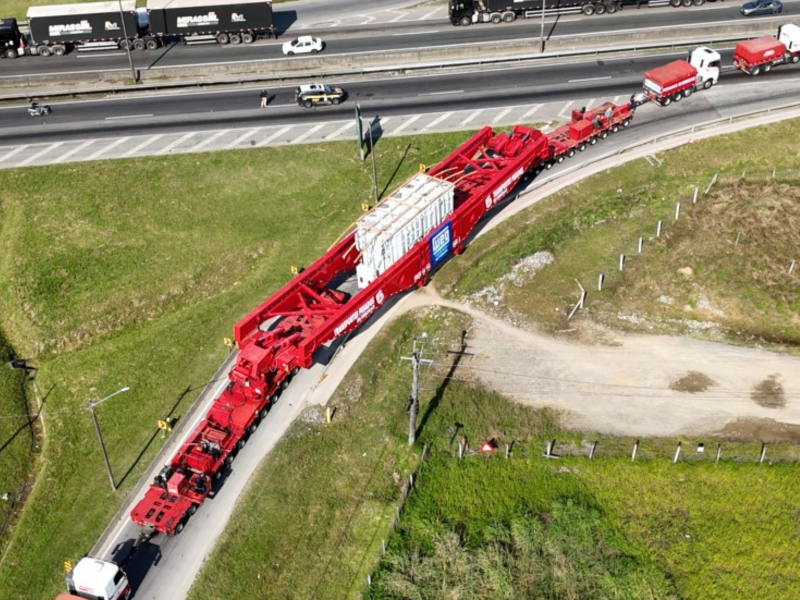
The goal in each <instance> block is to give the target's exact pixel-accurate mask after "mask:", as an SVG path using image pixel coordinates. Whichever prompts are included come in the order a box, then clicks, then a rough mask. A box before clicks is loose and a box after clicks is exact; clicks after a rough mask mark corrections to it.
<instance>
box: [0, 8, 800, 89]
mask: <svg viewBox="0 0 800 600" xmlns="http://www.w3.org/2000/svg"><path fill="white" fill-rule="evenodd" d="M279 6H280V8H279V9H278V11H277V12H276V14H277V15H280V11H281V10H284V9H283V7H284V6H287V5H285V4H281V5H279ZM738 6H739V5H738V3H734V4H730V3H728V4H723V3H721V2H715V3H708V4H706V5H704V6H702V7H697V8H687V9H674V8H669V7H667V8H653V9H650V8H642V9H640V10H637V9H635V8H633V9H631V8H626V9H625V10H624V11H623V12H621V13H617V14H615V15H613V16H610V15H603V16H591V17H585V16H582V15H573V16H562V17H557V18H548V19H547V20H546V26H545V35H546V37H547V38H548V39H554V38H558V37H572V36H586V35H590V34H599V33H624V32H633V31H636V32H641V31H647V30H652V31H653V38H654V39H657V37H658V32H659V31H662V30H664V29H671V30H674V29H679V28H682V27H697V26H700V25H703V24H704V23H708V24H711V23H716V24H719V23H727V22H731V23H735V22H743V21H748V17H743V16H742V15H741V14H739V8H738ZM784 6H785V9H784V14H783V15H781V16H782V17H783V16H785V17H786V18H787V20H789V19H791V17H792V15H795V14H797V15H800V0H787V2H785V3H784ZM441 12H442V14H444V12H443V11H441ZM294 13H297V15H296V16H292V18H291V19H290V20H291V21H292V24H291V25H289V30H288V32H287V33H286V34H285V35H284V36H282V37H281V38H280V39H279V40H278V41H275V40H262V41H259V42H256V43H254V44H252V45H238V46H230V45H228V46H219V45H217V44H216V43H208V44H193V45H188V46H184V45H182V44H175V43H173V44H171V45H170V46H168V47H166V48H161V49H159V50H154V51H143V52H133V53H132V54H131V56H132V57H133V59H134V63H135V67H136V69H138V70H141V71H146V70H158V69H162V68H166V67H173V68H174V67H179V66H199V65H209V66H211V65H217V64H219V63H236V62H251V61H263V64H264V68H265V72H269V70H277V69H279V68H280V66H281V65H283V64H285V62H284V61H302V60H304V59H305V57H302V56H298V57H291V58H287V57H284V56H283V54H282V53H281V48H280V47H281V45H282V44H283V42H284V41H286V40H287V39H290V38H291V37H294V36H295V35H297V34H309V33H312V34H315V35H320V36H322V37H323V39H324V40H325V43H326V47H325V51H324V55H352V54H358V53H363V52H386V53H391V52H393V51H398V50H410V49H416V48H431V47H436V46H449V45H465V44H466V45H470V46H474V47H475V50H476V53H485V52H486V50H482V46H484V45H486V44H487V43H489V42H498V41H504V40H505V41H512V40H523V41H525V40H529V41H530V42H531V44H532V49H535V48H538V40H539V34H540V21H539V20H538V19H527V20H526V19H520V20H518V21H516V22H515V23H511V24H505V23H504V24H502V25H491V24H481V25H474V26H471V27H453V26H452V25H450V24H449V22H448V21H447V20H446V19H445V18H442V17H439V18H437V19H434V18H433V17H431V18H430V19H425V20H422V21H420V20H412V21H400V22H385V23H382V24H380V25H375V24H369V25H365V26H358V25H351V26H347V25H346V24H344V25H340V26H338V27H325V28H322V27H320V28H319V29H318V30H316V29H313V28H310V27H309V28H307V29H301V23H302V22H303V21H301V18H303V19H305V18H307V19H309V21H310V20H311V19H313V17H312V16H311V14H309V15H308V16H307V17H306V16H304V15H305V12H304V11H301V10H300V9H299V7H298V9H296V10H295V11H293V15H294ZM322 14H325V13H322ZM428 14H429V13H428ZM423 16H424V15H423ZM277 18H278V17H276V19H277ZM317 18H319V17H317ZM350 18H351V19H352V17H350ZM752 19H753V18H749V21H748V22H750V21H752ZM127 70H129V65H128V60H127V56H126V53H125V52H123V51H120V50H102V51H92V52H84V51H82V52H71V53H69V54H68V55H66V56H63V57H55V56H53V57H47V58H45V57H38V56H28V57H22V58H19V59H16V60H2V61H0V85H1V84H2V81H3V78H8V77H19V76H30V77H37V76H45V75H52V74H54V73H55V74H68V73H83V74H92V73H102V72H109V71H123V72H124V71H127Z"/></svg>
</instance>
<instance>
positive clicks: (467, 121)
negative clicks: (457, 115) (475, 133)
mask: <svg viewBox="0 0 800 600" xmlns="http://www.w3.org/2000/svg"><path fill="white" fill-rule="evenodd" d="M482 112H483V109H482V108H479V109H478V110H476V111H475V112H474V113H472V114H471V115H470V116H468V117H467V118H466V119H464V120H463V121H461V125H462V126H464V125H466V124H467V123H470V122H472V120H473V119H474V118H475V117H477V116H478V115H479V114H481V113H482Z"/></svg>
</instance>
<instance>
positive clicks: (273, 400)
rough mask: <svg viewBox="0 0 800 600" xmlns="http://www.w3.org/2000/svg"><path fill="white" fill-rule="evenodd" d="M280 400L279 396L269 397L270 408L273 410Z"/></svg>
mask: <svg viewBox="0 0 800 600" xmlns="http://www.w3.org/2000/svg"><path fill="white" fill-rule="evenodd" d="M278 398H280V396H279V395H278V394H272V396H270V397H269V405H268V406H269V408H272V407H273V406H275V405H276V404H277V403H278Z"/></svg>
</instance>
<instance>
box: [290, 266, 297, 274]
mask: <svg viewBox="0 0 800 600" xmlns="http://www.w3.org/2000/svg"><path fill="white" fill-rule="evenodd" d="M289 270H290V271H291V272H292V275H297V267H295V266H294V265H292V266H291V267H289Z"/></svg>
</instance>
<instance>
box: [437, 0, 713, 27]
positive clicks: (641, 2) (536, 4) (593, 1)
mask: <svg viewBox="0 0 800 600" xmlns="http://www.w3.org/2000/svg"><path fill="white" fill-rule="evenodd" d="M705 2H706V0H448V13H449V17H450V22H451V23H452V24H453V25H461V26H463V27H466V26H468V25H472V24H473V23H512V22H513V21H515V20H516V19H517V18H519V17H523V18H525V17H527V18H531V17H541V16H542V13H544V14H545V15H546V16H553V15H564V14H578V13H582V14H584V15H587V16H589V15H602V14H606V13H608V14H614V13H615V12H617V11H620V10H622V8H623V7H624V6H629V5H633V6H636V7H637V8H639V7H641V6H653V7H655V6H667V5H669V6H673V7H676V8H677V7H681V6H685V7H688V6H702V5H703V4H705ZM542 3H544V6H542Z"/></svg>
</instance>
